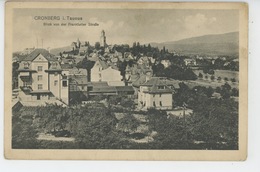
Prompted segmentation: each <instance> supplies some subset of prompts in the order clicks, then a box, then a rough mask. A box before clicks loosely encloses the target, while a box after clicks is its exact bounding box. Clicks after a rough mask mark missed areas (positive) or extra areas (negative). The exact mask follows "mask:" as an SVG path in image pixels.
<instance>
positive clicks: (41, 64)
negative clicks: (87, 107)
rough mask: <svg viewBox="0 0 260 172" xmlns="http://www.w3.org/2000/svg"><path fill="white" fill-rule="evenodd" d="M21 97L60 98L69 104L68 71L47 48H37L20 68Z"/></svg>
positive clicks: (24, 99)
mask: <svg viewBox="0 0 260 172" xmlns="http://www.w3.org/2000/svg"><path fill="white" fill-rule="evenodd" d="M18 72H19V74H18V88H19V95H18V97H19V99H20V100H22V101H46V102H48V101H49V100H60V101H62V102H64V103H65V104H68V77H67V76H68V71H64V70H63V69H62V68H61V66H60V63H59V62H58V61H57V60H56V59H55V58H54V56H53V55H52V54H50V53H49V52H48V51H47V50H45V49H35V50H34V51H33V52H31V53H30V54H29V55H28V56H26V57H25V58H24V59H23V60H22V61H21V63H20V64H19V68H18Z"/></svg>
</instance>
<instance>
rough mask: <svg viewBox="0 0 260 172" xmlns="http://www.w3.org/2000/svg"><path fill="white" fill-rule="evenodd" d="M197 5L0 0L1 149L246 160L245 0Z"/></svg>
mask: <svg viewBox="0 0 260 172" xmlns="http://www.w3.org/2000/svg"><path fill="white" fill-rule="evenodd" d="M202 6H203V7H202ZM202 6H201V4H200V3H183V4H182V3H108V4H106V3H73V4H72V3H61V2H57V3H50V2H49V3H29V2H28V3H23V4H21V3H7V4H6V10H7V11H6V23H5V26H6V28H7V29H6V33H5V34H6V37H5V41H6V56H5V60H6V61H5V65H6V66H5V67H6V68H8V71H9V72H7V73H6V74H5V75H6V76H5V77H6V78H5V89H6V90H7V91H5V153H6V154H5V156H7V157H9V158H10V159H46V158H48V159H64V158H65V159H125V160H128V159H129V160H139V159H140V160H145V159H150V160H163V159H166V160H222V159H223V160H225V159H228V160H245V158H246V155H247V154H246V149H247V146H246V145H247V20H248V19H247V6H246V4H244V3H215V4H214V3H205V4H204V5H202ZM7 59H8V60H7ZM7 80H8V81H7ZM66 150H68V151H69V152H67V153H68V154H66V155H64V154H65V153H66ZM38 151H40V152H38ZM76 151H77V153H78V155H80V156H79V157H78V156H77V155H76ZM104 151H105V153H104V154H105V155H104V154H103V153H102V152H104ZM174 151H182V152H184V153H183V155H180V154H181V153H179V154H178V153H174ZM26 152H30V153H29V154H30V155H28V154H27V153H26ZM48 152H49V153H48ZM56 153H57V154H56ZM88 153H89V154H88ZM114 153H115V155H118V156H113V155H111V154H114ZM186 153H188V154H194V153H195V154H196V155H197V156H199V155H201V156H200V158H198V157H197V156H196V155H191V156H188V154H186ZM26 154H27V155H26ZM55 154H56V155H55ZM73 154H74V155H73ZM91 154H95V155H93V156H91ZM128 154H130V155H129V156H128ZM142 154H143V155H142ZM157 154H158V156H156V155H157ZM34 155H35V158H34ZM70 155H71V156H70ZM99 155H100V157H97V156H99ZM211 155H216V157H214V156H212V157H211ZM109 156H113V157H109ZM137 156H140V157H137ZM178 156H179V159H178ZM149 157H150V158H149Z"/></svg>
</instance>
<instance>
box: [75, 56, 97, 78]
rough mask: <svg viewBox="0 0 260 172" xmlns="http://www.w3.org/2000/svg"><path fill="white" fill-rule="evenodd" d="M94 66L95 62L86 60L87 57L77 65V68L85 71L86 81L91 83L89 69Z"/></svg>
mask: <svg viewBox="0 0 260 172" xmlns="http://www.w3.org/2000/svg"><path fill="white" fill-rule="evenodd" d="M94 65H95V62H93V61H90V60H88V59H87V57H85V58H84V59H83V60H82V61H81V62H79V63H78V64H77V67H78V68H83V69H86V70H87V79H88V81H91V78H90V77H91V69H92V68H93V66H94Z"/></svg>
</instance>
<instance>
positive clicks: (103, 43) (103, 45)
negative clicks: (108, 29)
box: [100, 30, 107, 47]
mask: <svg viewBox="0 0 260 172" xmlns="http://www.w3.org/2000/svg"><path fill="white" fill-rule="evenodd" d="M106 45H107V43H106V34H105V31H104V30H102V31H101V36H100V46H101V47H105V46H106Z"/></svg>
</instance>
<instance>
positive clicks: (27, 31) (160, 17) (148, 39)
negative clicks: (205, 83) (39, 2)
mask: <svg viewBox="0 0 260 172" xmlns="http://www.w3.org/2000/svg"><path fill="white" fill-rule="evenodd" d="M122 12H123V13H122ZM46 14H48V16H51V15H53V16H72V17H82V20H80V21H78V20H77V21H70V22H72V23H86V24H87V26H67V27H62V26H57V27H56V28H55V26H43V23H44V22H49V21H44V20H35V19H33V18H34V16H42V15H46ZM169 16H170V17H169ZM171 16H172V17H171ZM237 19H238V11H235V10H214V11H212V10H123V11H122V10H70V11H68V10H66V12H65V11H62V10H58V11H57V10H49V9H48V13H46V11H44V10H41V11H40V12H39V10H35V9H34V10H17V9H16V10H15V12H14V23H13V24H14V27H13V30H14V38H16V40H15V41H14V49H13V51H21V50H23V49H24V48H30V47H36V46H37V39H38V48H41V47H43V48H48V47H49V48H51V49H52V48H58V47H62V46H68V45H70V43H71V41H72V40H75V39H77V38H79V39H80V40H81V41H89V42H90V44H92V45H94V44H95V42H99V41H100V38H99V36H100V32H101V30H105V31H106V35H107V38H108V40H107V43H108V44H129V45H132V43H133V42H136V41H137V42H140V43H142V44H148V43H153V42H156V43H160V42H168V41H177V40H182V39H186V38H191V37H197V36H203V35H210V34H223V33H229V32H237V31H239V30H238V28H239V26H238V25H239V23H238V20H237ZM95 23H97V24H98V26H88V25H89V24H95ZM158 33H159V34H158ZM46 34H48V36H46ZM42 41H43V46H42Z"/></svg>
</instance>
